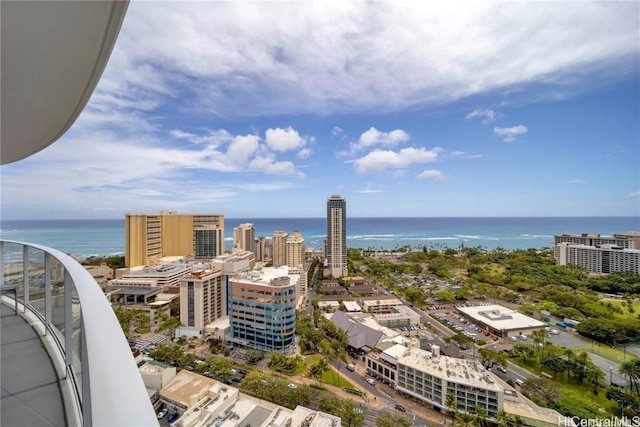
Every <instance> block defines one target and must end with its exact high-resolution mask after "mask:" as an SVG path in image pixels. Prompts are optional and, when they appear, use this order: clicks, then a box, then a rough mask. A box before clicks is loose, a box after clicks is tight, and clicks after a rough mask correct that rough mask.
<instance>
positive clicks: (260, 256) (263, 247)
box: [256, 236, 272, 262]
mask: <svg viewBox="0 0 640 427" xmlns="http://www.w3.org/2000/svg"><path fill="white" fill-rule="evenodd" d="M271 247H272V246H271V243H270V242H269V241H268V240H267V238H266V237H264V236H260V237H258V238H257V239H256V261H258V262H265V261H267V259H271Z"/></svg>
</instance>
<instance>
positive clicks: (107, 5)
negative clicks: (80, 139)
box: [0, 1, 128, 164]
mask: <svg viewBox="0 0 640 427" xmlns="http://www.w3.org/2000/svg"><path fill="white" fill-rule="evenodd" d="M127 6H128V1H78V2H70V1H2V3H1V5H0V15H1V25H0V29H1V30H0V31H1V36H0V40H1V43H2V49H1V52H2V54H1V55H2V57H1V63H2V65H1V73H2V74H1V75H2V79H0V80H1V88H0V94H1V98H2V105H1V119H0V127H1V138H0V144H1V145H0V164H7V163H12V162H15V161H18V160H21V159H24V158H25V157H28V156H30V155H32V154H35V153H37V152H39V151H40V150H42V149H44V148H46V147H48V146H49V145H50V144H52V143H53V142H55V141H56V140H57V139H58V138H60V137H61V136H62V135H63V134H64V133H65V132H66V131H67V130H68V129H69V128H70V127H71V125H72V124H73V123H74V122H75V120H76V119H77V118H78V116H79V115H80V113H81V112H82V110H83V108H84V107H85V105H86V104H87V102H88V101H89V98H90V97H91V94H92V93H93V91H94V89H95V87H96V85H97V83H98V80H99V79H100V76H101V75H102V71H103V70H104V68H105V65H106V63H107V60H108V59H109V56H110V54H111V50H112V48H113V45H114V44H115V41H116V37H117V35H118V32H119V31H120V26H121V24H122V21H123V19H124V15H125V12H126V9H127Z"/></svg>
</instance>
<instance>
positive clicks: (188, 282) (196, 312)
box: [180, 270, 227, 336]
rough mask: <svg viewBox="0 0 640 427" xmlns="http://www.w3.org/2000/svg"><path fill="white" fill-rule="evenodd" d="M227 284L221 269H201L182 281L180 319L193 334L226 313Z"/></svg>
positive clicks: (199, 333) (198, 332)
mask: <svg viewBox="0 0 640 427" xmlns="http://www.w3.org/2000/svg"><path fill="white" fill-rule="evenodd" d="M226 304H227V286H226V283H225V280H224V278H223V274H222V271H220V270H199V271H194V272H192V273H191V275H190V276H188V277H185V278H183V279H182V280H181V281H180V321H181V322H182V324H183V325H185V328H186V329H187V331H190V334H191V335H196V336H199V335H201V334H202V332H201V331H204V328H205V326H207V325H208V324H210V323H211V322H213V321H215V320H216V319H219V318H221V317H223V316H224V315H226V312H227V307H226Z"/></svg>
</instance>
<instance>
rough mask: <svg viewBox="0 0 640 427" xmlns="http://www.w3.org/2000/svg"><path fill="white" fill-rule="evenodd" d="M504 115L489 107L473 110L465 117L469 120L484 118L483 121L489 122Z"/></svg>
mask: <svg viewBox="0 0 640 427" xmlns="http://www.w3.org/2000/svg"><path fill="white" fill-rule="evenodd" d="M501 116H502V115H501V114H500V113H498V112H497V111H493V110H490V109H488V108H480V109H477V110H473V111H472V112H470V113H469V114H467V116H466V117H465V118H466V119H467V120H469V119H476V118H480V119H482V123H484V124H487V123H491V122H494V121H496V120H497V119H498V118H499V117H501Z"/></svg>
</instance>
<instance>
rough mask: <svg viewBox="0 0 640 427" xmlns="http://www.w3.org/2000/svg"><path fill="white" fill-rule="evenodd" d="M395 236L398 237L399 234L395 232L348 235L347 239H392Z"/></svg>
mask: <svg viewBox="0 0 640 427" xmlns="http://www.w3.org/2000/svg"><path fill="white" fill-rule="evenodd" d="M394 237H396V238H397V237H398V236H395V235H394V234H363V235H362V236H347V239H377V238H381V239H391V238H394Z"/></svg>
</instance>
